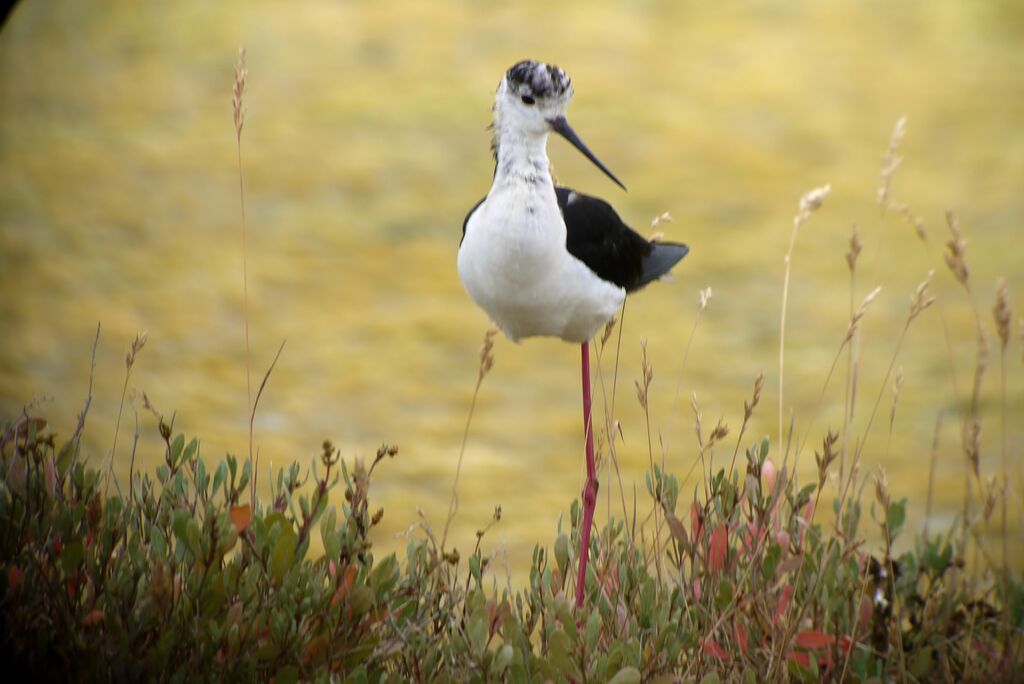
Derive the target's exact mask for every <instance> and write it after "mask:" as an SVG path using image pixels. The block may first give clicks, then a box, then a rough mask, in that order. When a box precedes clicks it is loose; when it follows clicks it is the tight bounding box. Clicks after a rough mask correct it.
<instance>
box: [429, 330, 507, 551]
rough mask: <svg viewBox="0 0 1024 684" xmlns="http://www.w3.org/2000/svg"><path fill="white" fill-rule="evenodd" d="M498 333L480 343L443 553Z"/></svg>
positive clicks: (453, 485) (443, 535) (492, 364)
mask: <svg viewBox="0 0 1024 684" xmlns="http://www.w3.org/2000/svg"><path fill="white" fill-rule="evenodd" d="M497 334H498V331H497V329H496V328H490V329H488V330H487V331H486V332H485V333H484V341H483V344H482V345H480V365H479V366H478V367H477V374H476V386H475V387H474V388H473V398H472V399H471V400H470V402H469V414H468V415H467V416H466V427H465V428H464V429H463V431H462V445H461V446H460V447H459V460H458V462H457V463H456V465H455V479H454V480H453V481H452V495H451V499H450V500H449V502H448V518H447V519H446V520H445V522H444V532H443V533H442V534H441V545H440V546H439V547H438V548H440V549H441V553H442V554H443V553H444V548H445V544H446V543H447V541H448V529H449V528H450V527H451V524H452V520H454V519H455V514H456V513H457V512H458V510H459V475H460V474H461V473H462V457H463V456H465V455H466V443H467V442H468V441H469V426H470V425H471V424H472V422H473V413H474V411H475V410H476V399H477V396H478V395H479V394H480V385H482V384H483V382H484V378H486V377H487V374H488V373H490V372H491V369H492V368H494V338H495V336H496V335H497Z"/></svg>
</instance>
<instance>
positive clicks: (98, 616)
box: [82, 608, 107, 627]
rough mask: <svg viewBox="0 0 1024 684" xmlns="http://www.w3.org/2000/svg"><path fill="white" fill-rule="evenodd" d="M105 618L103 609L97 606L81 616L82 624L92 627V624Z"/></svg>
mask: <svg viewBox="0 0 1024 684" xmlns="http://www.w3.org/2000/svg"><path fill="white" fill-rule="evenodd" d="M106 619H107V616H106V615H105V614H104V613H103V611H102V610H99V609H98V608H97V609H96V610H94V611H91V612H90V613H89V614H88V615H86V616H85V617H84V618H82V625H84V626H85V627H92V626H93V625H98V624H100V623H101V622H103V621H104V620H106Z"/></svg>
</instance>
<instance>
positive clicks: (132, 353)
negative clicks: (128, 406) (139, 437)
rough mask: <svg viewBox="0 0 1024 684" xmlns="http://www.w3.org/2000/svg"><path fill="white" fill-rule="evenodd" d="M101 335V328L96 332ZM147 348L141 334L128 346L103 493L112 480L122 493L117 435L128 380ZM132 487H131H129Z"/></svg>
mask: <svg viewBox="0 0 1024 684" xmlns="http://www.w3.org/2000/svg"><path fill="white" fill-rule="evenodd" d="M96 332H97V335H99V328H97V330H96ZM145 346H146V333H145V332H140V333H138V334H137V335H135V339H133V340H132V343H131V344H130V345H128V351H127V353H125V355H124V367H125V373H124V385H123V386H122V387H121V402H120V403H119V404H118V407H117V420H116V421H115V422H114V440H113V444H111V446H110V457H109V458H108V459H107V474H106V477H107V480H106V483H105V484H104V488H103V491H104V493H106V491H107V490H108V489H109V487H110V480H114V487H115V488H116V489H117V492H118V495H120V493H121V487H120V486H119V485H118V484H117V479H116V478H115V477H114V455H115V453H116V452H117V435H118V433H119V432H120V431H121V416H122V414H123V413H124V400H125V397H126V396H127V394H128V380H129V379H130V378H131V376H132V368H134V367H135V360H136V358H137V357H138V354H139V352H140V351H142V348H143V347H145ZM129 486H130V485H129Z"/></svg>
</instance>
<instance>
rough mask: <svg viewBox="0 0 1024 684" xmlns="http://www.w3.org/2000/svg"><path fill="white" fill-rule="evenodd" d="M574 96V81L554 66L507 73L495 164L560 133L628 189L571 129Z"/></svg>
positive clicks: (497, 110) (530, 65)
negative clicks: (570, 109) (568, 117)
mask: <svg viewBox="0 0 1024 684" xmlns="http://www.w3.org/2000/svg"><path fill="white" fill-rule="evenodd" d="M572 92H573V91H572V80H571V79H570V78H569V76H568V75H567V74H566V73H565V72H564V71H562V70H561V69H559V68H558V67H557V66H555V65H553V64H544V63H543V62H535V61H533V60H530V59H527V60H523V61H522V62H519V63H518V64H515V65H513V66H512V68H510V69H509V70H508V71H506V72H505V77H504V78H503V79H501V83H500V84H499V85H498V94H497V96H496V97H495V100H494V139H493V140H492V142H491V148H492V150H493V152H494V158H495V160H496V161H498V160H499V158H500V157H501V153H502V152H503V151H505V150H507V149H526V148H529V147H530V146H531V145H537V144H538V143H539V144H543V141H545V140H546V139H547V136H548V134H549V133H558V134H559V135H561V136H562V137H563V138H565V139H566V140H568V141H569V142H570V143H571V144H572V145H573V146H574V147H575V148H576V149H578V150H579V151H580V152H582V153H583V155H584V156H586V157H587V159H589V160H590V161H592V162H593V163H594V164H595V165H596V166H597V167H598V168H599V169H601V170H602V171H604V173H605V174H606V175H607V176H608V177H609V178H611V179H612V180H613V181H615V182H616V183H617V184H618V185H619V186H621V187H622V188H623V189H625V186H624V185H622V182H621V181H619V179H618V178H616V177H615V174H613V173H612V172H611V171H609V170H608V168H607V167H606V166H605V165H604V164H602V163H601V161H600V160H599V159H598V158H597V157H596V156H594V153H593V152H591V151H590V150H589V149H588V148H587V146H586V145H584V144H583V141H582V140H580V138H579V136H578V135H576V132H575V131H573V130H572V127H570V126H569V122H568V120H566V118H565V112H566V109H568V107H569V101H570V100H571V99H572ZM506 146H509V147H506Z"/></svg>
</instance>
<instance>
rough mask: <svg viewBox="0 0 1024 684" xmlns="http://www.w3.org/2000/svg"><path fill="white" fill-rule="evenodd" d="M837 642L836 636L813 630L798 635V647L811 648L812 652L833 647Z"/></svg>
mask: <svg viewBox="0 0 1024 684" xmlns="http://www.w3.org/2000/svg"><path fill="white" fill-rule="evenodd" d="M835 641H836V639H835V637H834V636H831V635H830V634H825V633H824V632H819V631H816V630H813V629H812V630H808V631H806V632H800V633H799V634H797V635H796V645H797V646H799V647H800V648H809V649H811V650H815V649H819V648H825V647H826V646H831V645H832V644H834V643H835Z"/></svg>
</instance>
